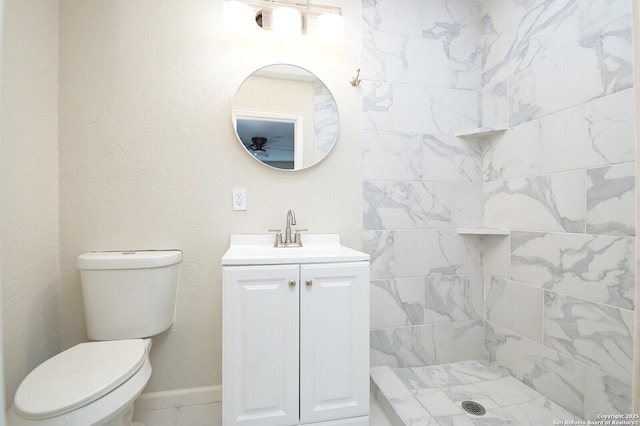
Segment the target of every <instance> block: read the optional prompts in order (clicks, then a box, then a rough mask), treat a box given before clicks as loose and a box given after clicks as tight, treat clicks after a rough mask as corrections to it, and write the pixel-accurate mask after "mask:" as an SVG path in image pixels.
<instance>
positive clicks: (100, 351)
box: [7, 250, 182, 426]
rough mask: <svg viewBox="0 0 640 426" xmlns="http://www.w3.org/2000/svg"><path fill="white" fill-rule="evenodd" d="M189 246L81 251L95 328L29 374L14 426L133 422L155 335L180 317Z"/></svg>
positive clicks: (12, 417)
mask: <svg viewBox="0 0 640 426" xmlns="http://www.w3.org/2000/svg"><path fill="white" fill-rule="evenodd" d="M181 262H182V252H181V251H179V250H162V251H131V252H90V253H85V254H82V255H81V256H79V257H78V269H80V276H81V279H82V294H83V299H84V309H85V317H86V325H87V334H88V336H89V338H90V339H91V340H94V341H93V342H87V343H81V344H79V345H76V346H74V347H72V348H70V349H67V350H66V351H64V352H62V353H59V354H58V355H56V356H54V357H53V358H51V359H49V360H47V361H45V362H44V363H42V364H41V365H40V366H38V367H36V368H35V369H34V370H33V371H32V372H31V373H29V375H28V376H27V377H26V378H25V379H24V380H23V381H22V383H21V384H20V386H19V387H18V390H17V392H16V395H15V398H14V403H13V405H12V407H11V409H10V410H9V412H8V416H7V421H8V425H9V426H23V425H24V426H26V425H29V426H36V425H37V426H53V425H55V426H63V425H64V426H89V425H106V426H116V425H117V426H127V425H130V424H131V417H132V415H133V401H134V400H135V399H136V398H137V397H138V395H140V393H141V392H142V390H143V389H144V387H145V386H146V384H147V382H148V381H149V378H150V377H151V363H150V362H149V351H150V350H151V338H150V337H151V336H154V335H156V334H159V333H162V332H163V331H165V330H167V329H168V328H169V327H171V325H172V324H173V321H174V318H175V302H176V293H177V289H178V281H179V276H180V263H181Z"/></svg>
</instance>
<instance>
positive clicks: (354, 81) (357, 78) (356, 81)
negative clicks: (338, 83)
mask: <svg viewBox="0 0 640 426" xmlns="http://www.w3.org/2000/svg"><path fill="white" fill-rule="evenodd" d="M361 81H362V80H360V68H358V70H357V74H356V76H355V77H353V78H352V79H351V80H349V83H350V84H351V85H352V86H353V87H355V86H359V85H360V82H361Z"/></svg>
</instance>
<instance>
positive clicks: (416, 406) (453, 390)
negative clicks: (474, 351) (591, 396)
mask: <svg viewBox="0 0 640 426" xmlns="http://www.w3.org/2000/svg"><path fill="white" fill-rule="evenodd" d="M371 391H372V394H373V395H374V397H375V398H376V400H377V401H378V404H379V405H380V407H381V408H382V410H383V411H384V412H385V414H386V415H387V417H388V418H389V420H390V422H391V424H392V425H393V426H403V425H411V426H417V425H419V426H445V425H446V426H449V425H452V426H467V425H469V426H475V425H532V426H542V425H553V424H563V423H564V421H565V420H580V418H579V417H576V416H575V415H573V414H571V413H570V412H569V411H567V410H565V409H564V408H562V407H560V406H559V405H557V404H555V403H553V402H551V401H550V400H549V399H547V398H545V397H544V396H542V395H541V394H540V393H538V392H536V391H535V390H533V389H532V388H530V387H529V386H527V385H525V384H524V383H522V382H521V381H519V380H517V379H515V378H513V377H512V376H511V375H509V373H508V372H506V371H505V370H503V369H501V368H499V367H496V366H493V365H491V364H490V363H488V362H487V361H463V362H457V363H453V364H443V365H433V366H427V367H413V368H391V367H374V368H372V369H371ZM463 401H475V402H478V403H480V404H482V406H483V407H484V408H485V409H486V414H484V415H482V416H477V415H473V414H468V413H466V412H465V411H464V410H463V409H462V407H461V403H462V402H463ZM554 422H558V423H554ZM567 424H570V423H567Z"/></svg>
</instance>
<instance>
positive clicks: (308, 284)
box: [304, 280, 313, 287]
mask: <svg viewBox="0 0 640 426" xmlns="http://www.w3.org/2000/svg"><path fill="white" fill-rule="evenodd" d="M304 283H305V284H306V285H307V287H311V286H312V285H313V281H311V280H307V281H305V282H304Z"/></svg>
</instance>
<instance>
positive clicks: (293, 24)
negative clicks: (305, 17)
mask: <svg viewBox="0 0 640 426" xmlns="http://www.w3.org/2000/svg"><path fill="white" fill-rule="evenodd" d="M273 32H274V33H275V35H276V36H277V37H278V38H279V39H282V40H296V39H299V38H300V37H301V35H302V15H300V12H299V11H298V10H296V9H294V8H291V7H277V8H275V9H274V10H273Z"/></svg>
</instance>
